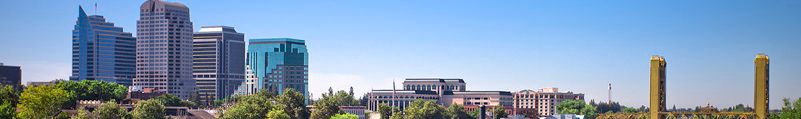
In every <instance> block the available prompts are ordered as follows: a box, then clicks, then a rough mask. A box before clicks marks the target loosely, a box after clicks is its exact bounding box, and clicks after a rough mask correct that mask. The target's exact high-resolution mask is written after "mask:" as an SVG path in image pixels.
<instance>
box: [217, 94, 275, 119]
mask: <svg viewBox="0 0 801 119" xmlns="http://www.w3.org/2000/svg"><path fill="white" fill-rule="evenodd" d="M236 99H237V100H236V103H235V104H234V105H232V106H231V107H229V108H227V109H225V110H224V111H222V114H221V116H220V118H221V119H263V118H265V117H267V115H266V114H267V113H269V111H270V110H272V109H273V104H272V102H270V101H268V99H267V98H266V97H265V96H263V95H248V96H241V97H238V98H236Z"/></svg>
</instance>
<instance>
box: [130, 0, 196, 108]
mask: <svg viewBox="0 0 801 119" xmlns="http://www.w3.org/2000/svg"><path fill="white" fill-rule="evenodd" d="M139 12H140V13H139V20H137V21H136V31H137V32H136V46H137V47H136V77H135V78H134V80H133V87H134V88H133V89H143V88H155V89H158V90H160V91H166V92H167V93H168V94H172V95H175V96H178V97H180V98H181V99H189V97H190V95H192V94H193V93H194V92H195V89H194V88H195V80H194V79H192V31H193V30H192V22H191V21H190V20H189V19H190V18H189V8H188V7H186V6H185V5H183V4H181V3H175V2H165V1H161V0H148V1H145V2H144V3H142V6H140V9H139Z"/></svg>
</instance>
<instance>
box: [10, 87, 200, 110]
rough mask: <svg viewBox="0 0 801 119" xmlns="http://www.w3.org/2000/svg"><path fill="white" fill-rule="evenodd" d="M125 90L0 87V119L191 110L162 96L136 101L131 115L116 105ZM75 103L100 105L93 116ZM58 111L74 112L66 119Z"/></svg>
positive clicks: (176, 100) (173, 99) (116, 88)
mask: <svg viewBox="0 0 801 119" xmlns="http://www.w3.org/2000/svg"><path fill="white" fill-rule="evenodd" d="M127 91H128V88H127V87H125V86H123V85H120V84H116V83H111V82H104V81H97V80H83V81H57V82H54V84H50V85H41V86H29V87H26V88H25V89H23V90H21V91H20V90H14V89H13V88H12V86H10V85H3V86H0V103H2V104H0V118H2V119H13V118H20V119H44V118H48V119H67V118H74V119H93V118H101V119H126V118H146V117H159V118H153V119H161V118H165V114H164V107H165V106H193V105H196V104H194V103H193V102H190V101H186V100H181V99H179V98H178V97H175V96H173V95H162V96H158V97H155V98H152V99H149V100H143V101H139V102H138V103H136V105H134V109H133V111H131V112H128V110H127V109H126V108H124V107H121V106H120V105H119V104H118V103H117V102H120V101H122V100H123V99H125V97H126V96H127ZM78 100H97V101H101V102H103V103H102V104H101V105H100V106H99V107H97V108H96V109H95V110H94V111H93V112H89V111H87V110H84V109H83V108H80V107H76V106H77V105H76V104H77V101H78ZM62 110H77V115H75V116H73V117H70V115H69V114H68V113H67V112H63V111H62Z"/></svg>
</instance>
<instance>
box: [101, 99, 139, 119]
mask: <svg viewBox="0 0 801 119" xmlns="http://www.w3.org/2000/svg"><path fill="white" fill-rule="evenodd" d="M92 113H93V114H95V115H97V118H100V119H130V118H131V117H130V116H131V115H130V114H128V110H126V109H125V108H123V107H121V106H120V105H118V104H117V102H115V101H113V100H109V101H108V102H105V103H103V104H100V106H99V107H97V109H95V111H94V112H92Z"/></svg>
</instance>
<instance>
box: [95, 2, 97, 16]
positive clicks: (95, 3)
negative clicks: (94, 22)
mask: <svg viewBox="0 0 801 119" xmlns="http://www.w3.org/2000/svg"><path fill="white" fill-rule="evenodd" d="M95 15H97V1H95Z"/></svg>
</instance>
